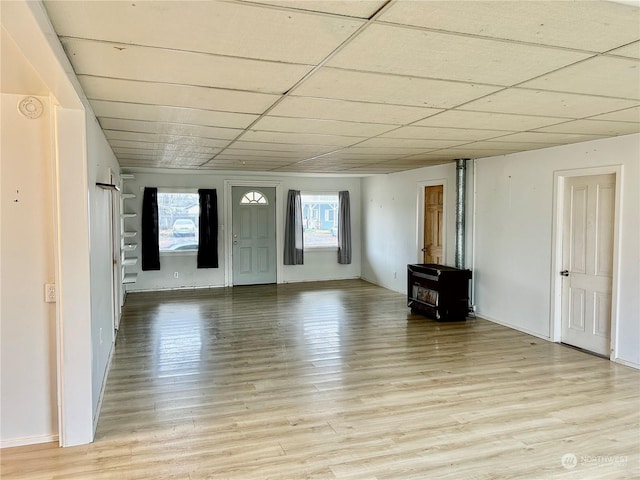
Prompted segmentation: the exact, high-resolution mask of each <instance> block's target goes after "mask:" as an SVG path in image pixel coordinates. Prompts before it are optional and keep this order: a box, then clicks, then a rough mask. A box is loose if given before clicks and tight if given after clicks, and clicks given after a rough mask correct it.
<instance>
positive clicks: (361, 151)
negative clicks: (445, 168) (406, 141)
mask: <svg viewBox="0 0 640 480" xmlns="http://www.w3.org/2000/svg"><path fill="white" fill-rule="evenodd" d="M374 140H375V139H374ZM389 140H391V139H389ZM376 143H379V142H376ZM438 148H443V147H438ZM436 149H437V148H424V147H405V146H400V147H397V146H392V147H388V146H376V145H371V144H367V145H366V146H362V147H361V146H359V145H358V146H355V147H349V148H346V149H344V150H342V151H343V152H345V155H346V154H354V155H371V158H373V159H375V158H377V157H376V156H377V155H390V156H392V157H394V158H398V157H404V156H407V155H411V154H417V153H423V152H424V151H426V150H436Z"/></svg>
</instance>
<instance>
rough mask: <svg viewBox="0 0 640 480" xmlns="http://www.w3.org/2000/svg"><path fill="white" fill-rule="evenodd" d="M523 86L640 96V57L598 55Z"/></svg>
mask: <svg viewBox="0 0 640 480" xmlns="http://www.w3.org/2000/svg"><path fill="white" fill-rule="evenodd" d="M519 86H520V87H523V88H534V89H539V90H556V91H565V92H573V93H585V94H589V95H603V96H606V97H619V98H630V99H634V100H640V60H631V59H625V58H614V57H606V56H601V57H595V58H591V59H589V60H586V61H584V62H581V63H578V64H577V65H572V66H570V67H566V68H563V69H561V70H558V71H556V72H553V73H549V74H547V75H543V76H542V77H539V78H536V79H535V80H531V81H529V82H525V83H523V84H521V85H519Z"/></svg>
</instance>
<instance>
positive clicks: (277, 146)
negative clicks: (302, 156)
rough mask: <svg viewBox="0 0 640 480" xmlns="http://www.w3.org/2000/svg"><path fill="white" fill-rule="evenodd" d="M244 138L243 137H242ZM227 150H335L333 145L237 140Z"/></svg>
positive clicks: (315, 151) (320, 151) (316, 151)
mask: <svg viewBox="0 0 640 480" xmlns="http://www.w3.org/2000/svg"><path fill="white" fill-rule="evenodd" d="M242 138H244V137H242ZM229 148H245V149H247V150H272V151H277V152H314V153H324V152H330V151H333V150H335V149H336V148H340V147H336V146H335V145H313V144H311V145H305V144H300V143H299V144H295V143H277V142H247V141H244V140H237V141H235V142H233V143H232V144H231V146H230V147H229Z"/></svg>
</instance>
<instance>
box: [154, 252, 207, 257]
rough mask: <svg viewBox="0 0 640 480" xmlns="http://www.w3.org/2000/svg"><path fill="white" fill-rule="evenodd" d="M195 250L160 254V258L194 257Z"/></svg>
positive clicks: (196, 253)
mask: <svg viewBox="0 0 640 480" xmlns="http://www.w3.org/2000/svg"><path fill="white" fill-rule="evenodd" d="M196 255H198V251H197V250H176V251H175V252H160V256H161V257H195V256H196Z"/></svg>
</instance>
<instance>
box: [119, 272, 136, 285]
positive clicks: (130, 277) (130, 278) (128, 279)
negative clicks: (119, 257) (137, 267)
mask: <svg viewBox="0 0 640 480" xmlns="http://www.w3.org/2000/svg"><path fill="white" fill-rule="evenodd" d="M137 279H138V274H137V273H127V274H125V276H124V277H122V283H136V280H137Z"/></svg>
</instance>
